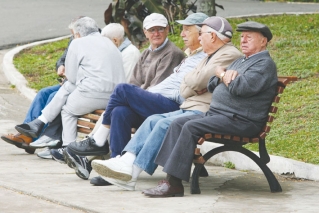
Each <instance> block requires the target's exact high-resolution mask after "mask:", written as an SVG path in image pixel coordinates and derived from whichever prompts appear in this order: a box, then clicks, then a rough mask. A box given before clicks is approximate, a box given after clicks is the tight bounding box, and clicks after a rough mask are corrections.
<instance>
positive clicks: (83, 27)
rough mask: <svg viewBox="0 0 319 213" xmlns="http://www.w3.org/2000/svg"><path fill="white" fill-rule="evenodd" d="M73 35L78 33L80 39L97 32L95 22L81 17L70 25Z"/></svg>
mask: <svg viewBox="0 0 319 213" xmlns="http://www.w3.org/2000/svg"><path fill="white" fill-rule="evenodd" d="M71 27H72V30H73V32H74V34H76V33H79V34H80V36H81V37H84V36H87V35H89V34H91V33H95V32H99V28H98V26H97V24H96V22H95V21H94V20H93V19H92V18H90V17H83V18H80V19H78V20H76V21H75V22H74V23H73V25H72V24H71Z"/></svg>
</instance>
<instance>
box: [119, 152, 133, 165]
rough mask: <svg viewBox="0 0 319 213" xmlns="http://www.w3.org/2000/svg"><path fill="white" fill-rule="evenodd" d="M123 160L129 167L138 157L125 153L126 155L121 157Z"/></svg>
mask: <svg viewBox="0 0 319 213" xmlns="http://www.w3.org/2000/svg"><path fill="white" fill-rule="evenodd" d="M121 159H122V160H123V161H124V162H125V163H127V164H129V165H133V162H134V161H135V159H136V155H135V154H133V153H132V152H125V154H124V155H122V156H121Z"/></svg>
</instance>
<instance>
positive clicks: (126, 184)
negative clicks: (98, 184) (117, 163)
mask: <svg viewBox="0 0 319 213" xmlns="http://www.w3.org/2000/svg"><path fill="white" fill-rule="evenodd" d="M104 179H105V180H106V181H107V182H109V183H111V184H113V185H115V186H118V187H120V188H122V189H126V190H129V191H134V190H135V185H136V179H135V180H133V179H131V180H129V181H121V180H117V179H114V178H108V177H106V178H104Z"/></svg>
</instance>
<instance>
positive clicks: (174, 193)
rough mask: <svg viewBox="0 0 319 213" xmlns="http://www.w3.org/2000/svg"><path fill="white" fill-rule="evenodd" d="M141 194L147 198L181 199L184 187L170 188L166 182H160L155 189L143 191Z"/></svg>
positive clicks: (181, 185)
mask: <svg viewBox="0 0 319 213" xmlns="http://www.w3.org/2000/svg"><path fill="white" fill-rule="evenodd" d="M143 194H144V195H145V196H149V197H183V196H184V186H183V184H180V185H178V186H171V184H170V183H169V182H168V181H167V180H162V181H160V182H159V183H158V185H157V186H156V187H155V188H151V189H146V190H143Z"/></svg>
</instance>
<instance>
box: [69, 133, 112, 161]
mask: <svg viewBox="0 0 319 213" xmlns="http://www.w3.org/2000/svg"><path fill="white" fill-rule="evenodd" d="M68 149H69V150H70V151H71V152H73V153H74V154H76V155H80V156H90V155H93V156H94V155H107V154H108V153H109V151H110V150H109V143H108V142H106V143H105V144H104V146H101V147H100V146H97V145H96V142H95V140H94V138H93V137H89V136H88V137H86V138H85V139H84V140H82V141H79V142H72V143H70V144H69V145H68Z"/></svg>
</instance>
